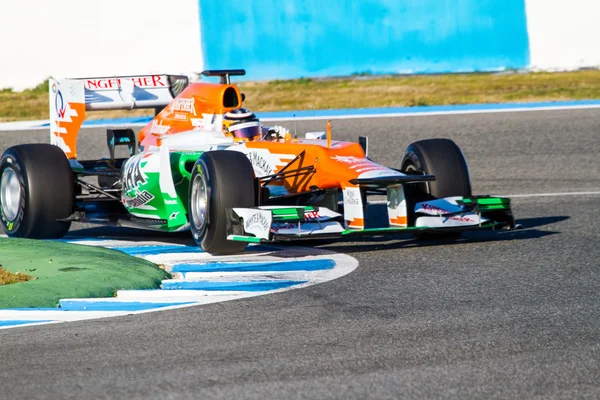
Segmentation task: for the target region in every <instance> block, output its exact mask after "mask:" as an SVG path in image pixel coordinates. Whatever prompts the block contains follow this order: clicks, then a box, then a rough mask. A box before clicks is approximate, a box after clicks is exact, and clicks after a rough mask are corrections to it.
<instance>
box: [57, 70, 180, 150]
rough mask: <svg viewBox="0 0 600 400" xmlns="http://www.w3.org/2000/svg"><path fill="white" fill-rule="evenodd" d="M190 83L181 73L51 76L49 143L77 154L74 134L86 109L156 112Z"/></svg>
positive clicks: (76, 132)
mask: <svg viewBox="0 0 600 400" xmlns="http://www.w3.org/2000/svg"><path fill="white" fill-rule="evenodd" d="M188 84H189V80H188V77H187V76H182V75H135V76H115V77H104V78H77V79H60V80H55V79H52V78H51V79H50V81H49V91H50V143H52V144H54V145H56V146H58V147H60V148H61V149H62V150H63V151H64V152H65V154H66V155H67V157H68V158H69V159H76V158H77V151H76V146H77V135H78V133H79V129H80V128H81V124H82V123H83V121H84V120H85V115H86V111H99V110H133V109H137V108H154V109H155V110H156V113H158V112H159V111H160V110H161V109H162V108H163V107H165V106H167V105H168V104H169V103H170V102H171V101H172V100H173V99H174V98H175V97H177V95H178V94H179V93H181V92H182V91H183V89H185V88H186V87H187V86H188Z"/></svg>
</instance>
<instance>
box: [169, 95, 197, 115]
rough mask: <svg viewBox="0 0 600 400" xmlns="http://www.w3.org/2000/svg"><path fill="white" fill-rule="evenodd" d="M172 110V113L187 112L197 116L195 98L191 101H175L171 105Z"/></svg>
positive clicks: (180, 99) (179, 99)
mask: <svg viewBox="0 0 600 400" xmlns="http://www.w3.org/2000/svg"><path fill="white" fill-rule="evenodd" d="M170 110H171V112H177V111H182V112H187V113H190V114H192V115H193V116H194V117H195V116H196V107H195V101H194V98H193V97H192V98H191V99H187V98H177V99H175V100H173V102H172V103H171V107H170Z"/></svg>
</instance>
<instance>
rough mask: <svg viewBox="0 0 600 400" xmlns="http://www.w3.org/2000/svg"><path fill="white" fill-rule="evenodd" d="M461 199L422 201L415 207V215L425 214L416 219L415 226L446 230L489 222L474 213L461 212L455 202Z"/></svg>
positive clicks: (447, 198)
mask: <svg viewBox="0 0 600 400" xmlns="http://www.w3.org/2000/svg"><path fill="white" fill-rule="evenodd" d="M461 199H462V197H446V198H444V199H436V200H430V201H424V202H421V203H417V204H416V205H415V213H416V214H417V215H419V214H425V215H422V216H419V217H417V219H416V221H415V226H417V227H431V228H447V227H462V226H473V225H480V224H482V223H483V222H487V221H489V220H488V219H487V218H483V217H481V216H480V215H479V214H477V213H474V212H461V211H462V209H463V208H462V206H461V205H459V204H458V203H457V202H456V201H457V200H461Z"/></svg>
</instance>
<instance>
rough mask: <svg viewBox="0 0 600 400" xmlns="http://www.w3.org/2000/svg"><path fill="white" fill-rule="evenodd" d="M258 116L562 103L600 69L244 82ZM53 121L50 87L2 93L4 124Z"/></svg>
mask: <svg viewBox="0 0 600 400" xmlns="http://www.w3.org/2000/svg"><path fill="white" fill-rule="evenodd" d="M239 87H240V89H241V90H242V91H243V92H244V93H245V94H246V98H247V101H246V102H245V105H246V106H247V107H249V108H251V109H253V110H254V111H279V110H281V111H284V110H299V109H305V110H311V109H334V108H363V107H399V106H409V107H410V106H425V105H443V104H475V103H504V102H529V101H558V100H578V99H599V98H600V70H582V71H575V72H554V73H548V72H539V73H502V74H487V73H486V74H483V73H481V74H452V75H415V76H387V77H377V76H366V77H364V76H357V77H349V78H339V79H297V80H289V81H271V82H245V83H240V84H239ZM139 115H152V110H135V111H108V112H96V113H91V114H90V116H89V117H90V118H115V117H131V116H139ZM47 118H48V87H47V83H46V84H41V85H39V86H38V87H36V88H34V89H31V90H27V91H24V92H22V93H13V92H11V91H9V90H4V91H0V121H17V120H27V119H47Z"/></svg>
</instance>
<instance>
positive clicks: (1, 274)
mask: <svg viewBox="0 0 600 400" xmlns="http://www.w3.org/2000/svg"><path fill="white" fill-rule="evenodd" d="M32 279H33V277H31V276H29V275H27V274H21V273H19V272H17V273H16V274H13V273H12V272H8V271H6V270H4V269H2V266H1V265H0V286H2V285H10V284H11V283H19V282H27V281H30V280H32Z"/></svg>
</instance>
